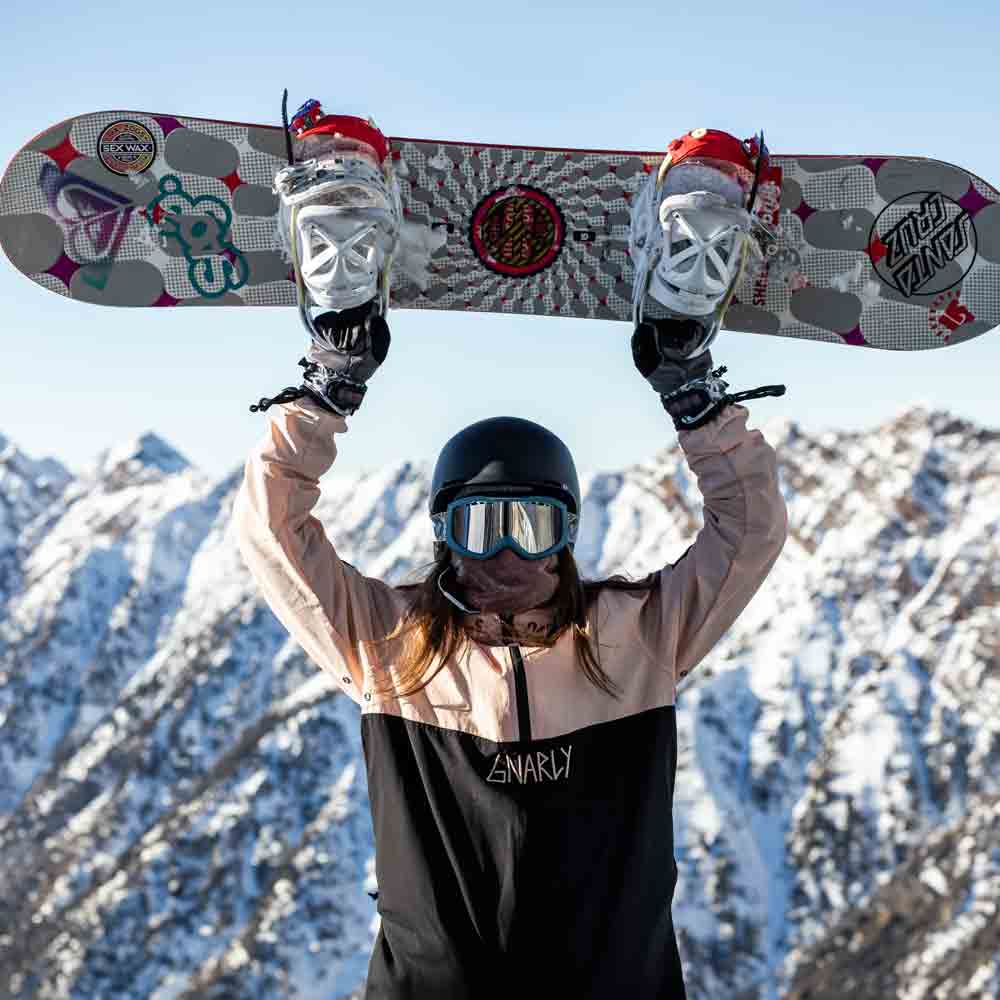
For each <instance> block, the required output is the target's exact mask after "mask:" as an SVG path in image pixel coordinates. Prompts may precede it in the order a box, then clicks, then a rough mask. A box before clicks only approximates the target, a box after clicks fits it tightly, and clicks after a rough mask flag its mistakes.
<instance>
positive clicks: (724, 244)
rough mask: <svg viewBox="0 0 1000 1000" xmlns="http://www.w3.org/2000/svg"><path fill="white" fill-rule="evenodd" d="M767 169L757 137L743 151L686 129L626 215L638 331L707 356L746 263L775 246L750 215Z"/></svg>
mask: <svg viewBox="0 0 1000 1000" xmlns="http://www.w3.org/2000/svg"><path fill="white" fill-rule="evenodd" d="M768 161H769V154H768V150H767V146H766V145H765V144H764V134H763V132H761V133H760V135H759V136H757V137H756V138H751V139H745V140H743V141H742V142H741V141H740V140H739V139H737V138H735V137H734V136H732V135H729V134H728V133H726V132H720V131H718V130H716V129H694V130H693V131H692V132H689V133H687V134H686V135H685V136H683V137H682V138H680V139H674V140H673V141H672V142H671V143H670V144H669V145H668V147H667V153H666V155H665V156H664V158H663V161H662V163H661V164H660V168H659V170H658V171H657V172H656V173H652V174H650V175H649V178H648V179H647V181H646V183H645V184H644V185H643V187H642V189H641V190H640V192H639V195H638V197H637V198H636V200H635V202H634V204H633V208H632V213H631V227H630V237H629V252H630V255H631V257H632V260H633V262H634V264H635V277H634V283H633V286H632V318H633V323H634V326H635V327H636V329H639V327H641V326H642V324H643V323H644V322H652V323H653V324H654V325H655V326H656V328H657V329H658V330H662V331H663V332H664V333H666V331H667V328H669V327H677V333H678V334H681V336H679V337H678V338H677V339H679V340H683V341H684V343H685V344H686V345H687V348H686V354H685V356H693V355H695V354H699V353H701V352H702V351H704V350H706V349H707V348H708V347H709V345H710V344H711V343H712V341H713V340H714V339H715V336H716V334H717V333H718V331H719V330H720V329H721V327H722V322H723V319H724V317H725V314H726V310H727V309H728V307H729V303H730V302H731V301H732V297H733V294H734V293H735V291H736V286H737V285H738V284H739V282H740V279H741V278H742V276H743V272H744V270H745V269H746V267H747V265H748V263H750V262H753V263H754V264H756V265H759V264H760V262H762V261H763V259H764V258H765V256H767V255H768V254H769V253H770V252H771V251H772V250H773V248H774V247H776V238H775V234H773V233H771V232H770V231H769V229H768V228H767V226H765V225H764V223H763V222H762V221H761V220H760V218H759V217H758V216H757V215H756V214H755V213H754V207H755V202H756V198H757V190H758V187H759V183H760V178H761V174H762V172H763V170H764V168H765V167H766V166H767V164H768ZM650 307H652V308H651V309H650V315H649V316H648V317H647V308H650ZM692 333H693V334H694V335H692Z"/></svg>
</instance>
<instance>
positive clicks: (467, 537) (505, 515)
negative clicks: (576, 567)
mask: <svg viewBox="0 0 1000 1000" xmlns="http://www.w3.org/2000/svg"><path fill="white" fill-rule="evenodd" d="M431 520H432V521H433V522H434V538H435V540H437V541H439V542H446V543H447V545H448V547H449V548H450V549H451V550H452V551H454V552H457V553H458V554H459V555H462V556H468V557H469V558H470V559H489V558H491V557H492V556H495V555H496V554H497V553H498V552H499V551H500V550H501V549H513V550H514V552H516V553H517V554H518V555H519V556H521V557H522V558H524V559H544V558H545V556H550V555H552V554H553V553H554V552H558V551H559V550H560V549H562V548H564V547H565V546H567V545H572V544H573V543H574V542H575V541H576V529H577V517H576V515H575V514H571V513H570V512H569V510H568V509H567V507H566V504H564V503H562V502H561V501H559V500H553V499H552V498H551V497H488V496H484V497H476V496H474V497H462V498H461V499H460V500H453V501H452V502H451V503H450V504H448V509H447V510H446V511H444V512H443V513H441V514H434V515H432V517H431Z"/></svg>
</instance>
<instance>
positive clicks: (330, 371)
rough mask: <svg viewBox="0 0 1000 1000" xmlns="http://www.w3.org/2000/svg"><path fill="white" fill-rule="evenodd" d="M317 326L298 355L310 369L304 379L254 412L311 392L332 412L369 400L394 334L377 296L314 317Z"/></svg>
mask: <svg viewBox="0 0 1000 1000" xmlns="http://www.w3.org/2000/svg"><path fill="white" fill-rule="evenodd" d="M313 324H314V326H315V330H316V332H315V333H314V335H313V338H312V343H311V344H310V346H309V350H308V351H307V352H306V357H304V358H301V359H300V360H299V364H300V365H301V366H302V367H303V368H304V369H305V373H304V375H303V376H302V385H301V386H299V388H297V389H296V388H294V387H292V386H289V387H287V388H285V389H283V390H282V391H281V392H280V393H279V394H278V395H277V396H275V397H274V398H273V399H267V398H266V397H264V398H262V399H261V400H260V402H259V403H257V404H256V405H254V406H251V407H250V411H251V412H252V413H256V412H258V411H264V410H267V408H268V407H269V406H272V405H273V404H275V403H289V402H292V401H293V400H295V399H300V398H301V397H302V396H308V397H309V398H310V399H312V400H313V401H314V402H315V403H316V404H317V405H319V406H321V407H322V408H323V409H324V410H327V411H329V412H331V413H339V414H341V415H343V416H350V415H351V414H353V413H355V412H356V411H357V409H358V407H359V406H360V405H361V403H362V401H363V400H364V397H365V393H366V392H367V388H368V387H367V384H366V383H367V382H368V379H370V378H371V377H372V375H374V374H375V372H376V370H377V369H378V368H379V366H380V365H381V364H382V362H383V361H385V358H386V355H387V354H388V353H389V344H390V342H391V339H392V338H391V336H390V334H389V326H388V324H387V323H386V321H385V317H383V316H381V315H379V313H378V310H377V307H376V304H375V302H374V301H372V302H366V303H365V304H364V305H360V306H355V307H354V308H353V309H343V310H341V311H340V312H339V313H338V312H332V311H331V312H327V313H322V314H321V315H319V316H317V317H316V318H315V320H314V321H313Z"/></svg>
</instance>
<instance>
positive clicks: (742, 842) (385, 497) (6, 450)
mask: <svg viewBox="0 0 1000 1000" xmlns="http://www.w3.org/2000/svg"><path fill="white" fill-rule="evenodd" d="M762 429H763V430H764V432H765V435H766V436H767V438H768V440H769V441H771V443H772V444H773V445H774V446H775V448H776V449H777V451H778V455H779V461H780V465H781V474H782V484H783V489H784V491H785V495H786V498H787V500H788V505H789V513H790V521H791V534H790V537H789V540H788V543H787V544H786V547H785V550H784V552H783V554H782V556H781V558H780V559H779V561H778V564H777V566H776V567H775V570H774V571H773V573H772V574H771V576H770V578H769V579H768V580H767V582H766V583H765V584H764V586H763V587H762V589H761V590H760V592H759V593H758V594H757V596H756V597H755V598H754V600H753V602H752V603H751V604H750V606H749V607H748V608H747V610H746V612H745V613H744V614H743V615H742V616H741V618H740V619H739V620H738V622H737V623H736V624H735V625H734V627H733V628H732V629H731V630H730V631H729V633H728V634H727V635H726V636H725V637H724V638H723V640H722V641H721V642H720V643H719V644H718V645H717V647H716V648H715V649H714V650H713V652H712V654H711V655H710V656H709V657H708V658H707V659H706V660H705V661H704V662H703V663H702V664H701V665H700V667H699V668H698V669H697V670H696V671H694V672H693V673H692V674H691V675H690V676H689V677H688V678H687V679H686V680H685V681H684V682H683V684H682V686H681V688H680V693H679V698H678V725H679V738H680V756H679V772H678V783H677V791H676V800H675V819H674V826H675V834H676V843H677V859H678V867H679V871H680V880H679V884H678V892H677V898H676V902H675V908H674V917H675V923H676V926H677V928H678V934H679V938H680V943H681V950H682V955H683V958H684V967H685V976H686V979H687V982H688V995H689V997H691V998H692V1000H718V998H721V997H731V998H741V1000H751V998H761V1000H765V998H766V1000H770V998H777V997H786V996H787V997H789V998H795V1000H806V998H809V1000H821V998H822V1000H826V998H830V1000H832V998H834V997H837V998H840V997H843V996H845V995H850V996H851V998H852V1000H867V998H869V997H870V998H872V1000H874V998H876V997H877V998H879V1000H884V998H886V997H900V998H906V1000H925V998H926V1000H931V998H934V1000H938V998H945V997H947V998H948V1000H972V998H975V1000H980V998H987V997H996V996H997V995H998V992H1000V931H998V930H997V927H998V920H997V909H998V906H1000V832H998V831H1000V822H998V818H1000V811H998V810H1000V807H998V796H1000V611H998V605H1000V568H998V567H1000V513H998V505H997V498H998V497H1000V432H997V431H992V430H988V429H985V428H982V427H977V426H975V425H972V424H969V423H966V422H963V421H960V420H957V419H955V418H953V417H952V416H950V415H949V414H947V413H942V412H927V411H925V410H920V409H915V410H910V411H907V412H905V413H903V414H901V415H900V416H899V417H898V418H897V419H895V420H894V421H892V422H890V423H888V424H886V425H884V426H881V427H878V428H874V429H872V430H870V431H868V432H865V433H851V434H849V433H842V434H833V433H830V434H825V435H820V436H817V435H811V434H808V433H806V432H805V431H803V430H802V429H801V428H800V427H798V426H797V425H796V424H794V423H789V422H772V423H770V424H763V425H762ZM664 436H665V439H672V434H668V432H667V430H666V428H665V435H664ZM429 471H430V470H429V469H428V468H425V467H423V466H418V465H414V464H412V463H405V464H401V465H399V466H395V467H390V468H385V469H382V470H379V471H378V472H375V473H372V474H370V475H367V476H364V477H362V478H361V479H359V480H356V481H355V480H350V481H348V480H344V479H342V478H338V477H337V476H336V475H331V476H330V477H328V479H327V480H324V483H323V487H324V489H323V498H322V500H321V502H320V505H319V509H318V511H317V513H318V515H319V516H320V518H321V519H322V520H323V522H324V524H325V525H326V526H327V530H328V533H329V534H330V536H331V538H332V540H333V541H334V544H335V545H336V547H337V549H338V551H339V552H340V553H341V555H342V556H343V557H344V558H346V559H348V560H349V561H350V562H352V563H353V564H354V565H356V566H357V567H358V568H359V569H361V570H362V571H363V572H365V573H366V574H368V575H372V576H379V577H382V578H385V579H388V580H390V581H391V582H398V581H400V580H402V579H403V578H404V577H406V576H408V575H410V574H412V573H417V572H419V569H420V567H421V566H422V565H423V564H425V563H427V562H428V561H429V560H430V558H431V538H430V531H429V523H428V521H427V518H426V513H425V510H426V508H425V503H426V490H427V479H428V474H429ZM241 478H242V468H241V467H237V468H236V470H235V471H234V473H233V474H232V475H231V476H229V477H227V478H226V479H224V480H223V481H221V482H213V481H210V480H209V479H208V478H206V477H205V476H203V475H201V474H200V473H199V472H198V471H197V470H196V469H193V468H192V467H191V466H190V465H189V464H188V463H187V462H186V461H185V459H184V458H183V457H182V456H180V455H178V454H177V452H176V451H174V449H172V448H171V447H170V445H168V444H167V443H166V442H164V441H162V440H161V439H159V438H158V437H156V436H155V435H153V434H147V435H144V436H143V437H142V438H140V439H138V440H135V441H130V442H125V443H123V444H122V445H120V446H118V447H115V448H112V449H109V450H108V451H107V452H104V453H103V454H102V455H101V456H100V457H99V458H98V460H97V461H95V462H94V463H93V465H92V467H91V468H89V469H87V470H85V472H84V473H83V474H81V475H80V476H78V477H73V476H71V475H70V474H69V473H68V472H67V471H66V470H65V469H63V468H62V467H61V466H60V465H59V464H58V463H56V462H53V461H51V460H46V461H41V462H35V461H32V460H30V459H28V458H26V457H25V456H23V455H22V454H20V453H19V452H17V450H16V449H15V448H14V447H13V445H11V444H10V443H9V442H7V441H6V440H5V439H0V996H23V997H37V998H55V997H70V996H72V997H97V996H107V997H112V996H113V997H115V998H123V1000H132V998H139V997H150V998H154V1000H174V998H186V1000H194V998H199V1000H201V998H222V997H227V998H228V997H248V998H249V997H253V998H261V1000H267V998H278V997H289V998H290V997H295V998H303V1000H305V998H309V1000H311V998H317V1000H318V998H321V997H322V998H324V1000H326V998H336V997H340V996H343V995H346V994H348V993H350V992H351V991H352V990H353V989H355V988H356V987H357V986H358V984H359V982H360V981H361V979H362V978H363V976H364V971H365V968H366V965H367V959H368V954H369V951H370V947H371V941H372V935H373V927H374V926H375V920H376V919H377V918H376V913H375V906H374V903H373V901H372V900H371V898H370V897H369V895H368V891H369V890H371V889H372V888H373V879H372V868H371V854H372V840H371V824H370V819H369V816H368V812H367V791H366V787H365V772H364V765H363V760H362V757H361V747H360V739H359V733H358V724H357V720H358V714H357V709H356V706H354V705H353V703H351V702H350V701H348V700H347V699H346V698H344V697H342V696H341V695H339V694H338V693H337V692H336V691H335V690H333V689H332V688H331V687H330V686H329V685H328V684H327V682H326V681H325V679H324V678H323V676H322V675H321V674H319V672H318V671H317V670H316V669H315V668H314V667H313V666H312V665H311V664H310V663H309V661H308V660H307V659H306V657H305V656H304V655H303V653H302V652H301V651H300V650H299V649H298V648H297V647H296V646H295V644H294V643H292V642H291V641H289V639H288V636H287V633H286V632H285V630H284V629H283V628H282V627H281V626H280V624H278V622H277V621H276V620H275V619H274V617H273V615H272V614H271V612H270V611H269V609H268V608H267V606H266V604H264V603H263V602H262V601H261V599H260V598H259V596H258V594H257V591H256V588H255V586H254V584H253V582H252V580H251V579H250V578H249V576H248V574H247V572H246V570H245V568H244V566H243V564H242V560H241V558H240V556H239V554H238V552H237V550H236V547H235V544H234V541H233V539H232V537H231V534H230V533H229V522H230V516H231V509H232V502H233V499H234V496H235V492H236V489H237V488H238V486H239V483H240V480H241ZM586 490H587V499H586V503H585V508H584V511H583V537H582V538H581V541H580V543H579V545H578V547H577V557H578V560H579V562H580V563H581V566H582V569H583V571H584V573H585V575H586V576H590V577H595V576H604V575H608V574H610V573H614V572H619V571H622V570H625V571H627V572H629V573H631V574H633V575H636V576H638V575H640V574H643V573H645V572H647V571H649V570H652V569H656V568H658V567H659V566H661V565H663V564H664V563H666V562H670V561H673V560H675V559H676V558H677V557H679V556H680V555H681V554H682V553H683V551H684V550H685V548H686V547H687V546H688V545H689V544H690V542H691V540H692V539H693V537H694V535H695V534H696V532H697V531H698V528H699V527H700V525H701V496H700V494H699V492H698V489H697V485H696V483H695V481H694V478H693V476H692V475H691V474H690V473H689V471H688V469H687V467H686V465H685V463H684V461H683V456H682V455H681V453H680V450H679V448H677V446H676V445H671V446H670V447H669V448H667V449H666V450H665V451H664V452H663V453H662V454H660V455H658V456H656V457H655V458H654V459H652V460H650V461H649V462H647V463H645V464H643V465H642V466H639V467H637V468H632V469H628V470H624V471H622V472H620V473H615V474H607V475H599V476H596V477H594V478H593V479H592V480H591V481H590V482H589V483H588V484H586Z"/></svg>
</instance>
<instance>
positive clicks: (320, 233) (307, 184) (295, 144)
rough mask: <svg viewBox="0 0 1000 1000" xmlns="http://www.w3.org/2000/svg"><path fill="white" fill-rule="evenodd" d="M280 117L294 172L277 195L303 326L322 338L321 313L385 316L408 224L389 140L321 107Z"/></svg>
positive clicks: (280, 176) (369, 125) (370, 125)
mask: <svg viewBox="0 0 1000 1000" xmlns="http://www.w3.org/2000/svg"><path fill="white" fill-rule="evenodd" d="M287 96H288V94H287V91H286V92H285V101H287ZM282 118H283V120H284V122H285V135H286V149H287V152H288V165H287V166H285V167H282V168H281V169H280V170H279V171H278V172H277V173H276V174H275V178H274V192H275V194H277V195H278V198H279V207H278V231H279V235H280V238H281V242H282V246H283V249H284V251H285V254H286V256H287V257H288V259H289V261H290V262H291V264H292V269H293V272H294V276H295V287H296V290H297V297H298V306H299V315H300V317H301V319H302V322H303V325H304V326H305V327H306V329H307V330H308V331H309V335H310V337H313V338H316V337H318V336H319V337H322V333H321V332H320V330H319V329H318V328H317V325H316V323H315V316H316V314H317V313H318V312H320V311H323V312H326V311H329V310H331V309H333V310H340V309H350V308H353V307H355V306H360V305H363V304H365V303H367V302H371V301H375V302H376V303H377V308H378V311H379V314H380V315H381V316H383V317H384V316H385V315H386V313H387V312H388V310H389V293H390V276H391V270H392V258H393V254H394V253H395V251H396V249H397V247H398V245H399V235H400V228H401V225H402V218H403V209H402V198H401V194H400V189H399V183H398V181H397V180H396V178H395V175H394V172H393V167H392V157H391V154H390V151H389V142H388V140H387V139H386V137H385V136H384V135H383V134H382V133H381V132H380V131H379V130H378V129H377V128H376V127H375V124H374V122H373V121H372V120H371V119H368V120H367V121H366V120H364V119H362V118H356V117H353V116H351V115H327V114H324V113H323V109H322V107H321V106H320V104H319V102H318V101H316V100H309V101H306V103H305V104H303V105H302V107H301V108H299V110H298V111H297V112H296V113H295V115H294V116H293V117H292V121H291V124H288V117H287V104H283V106H282Z"/></svg>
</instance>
